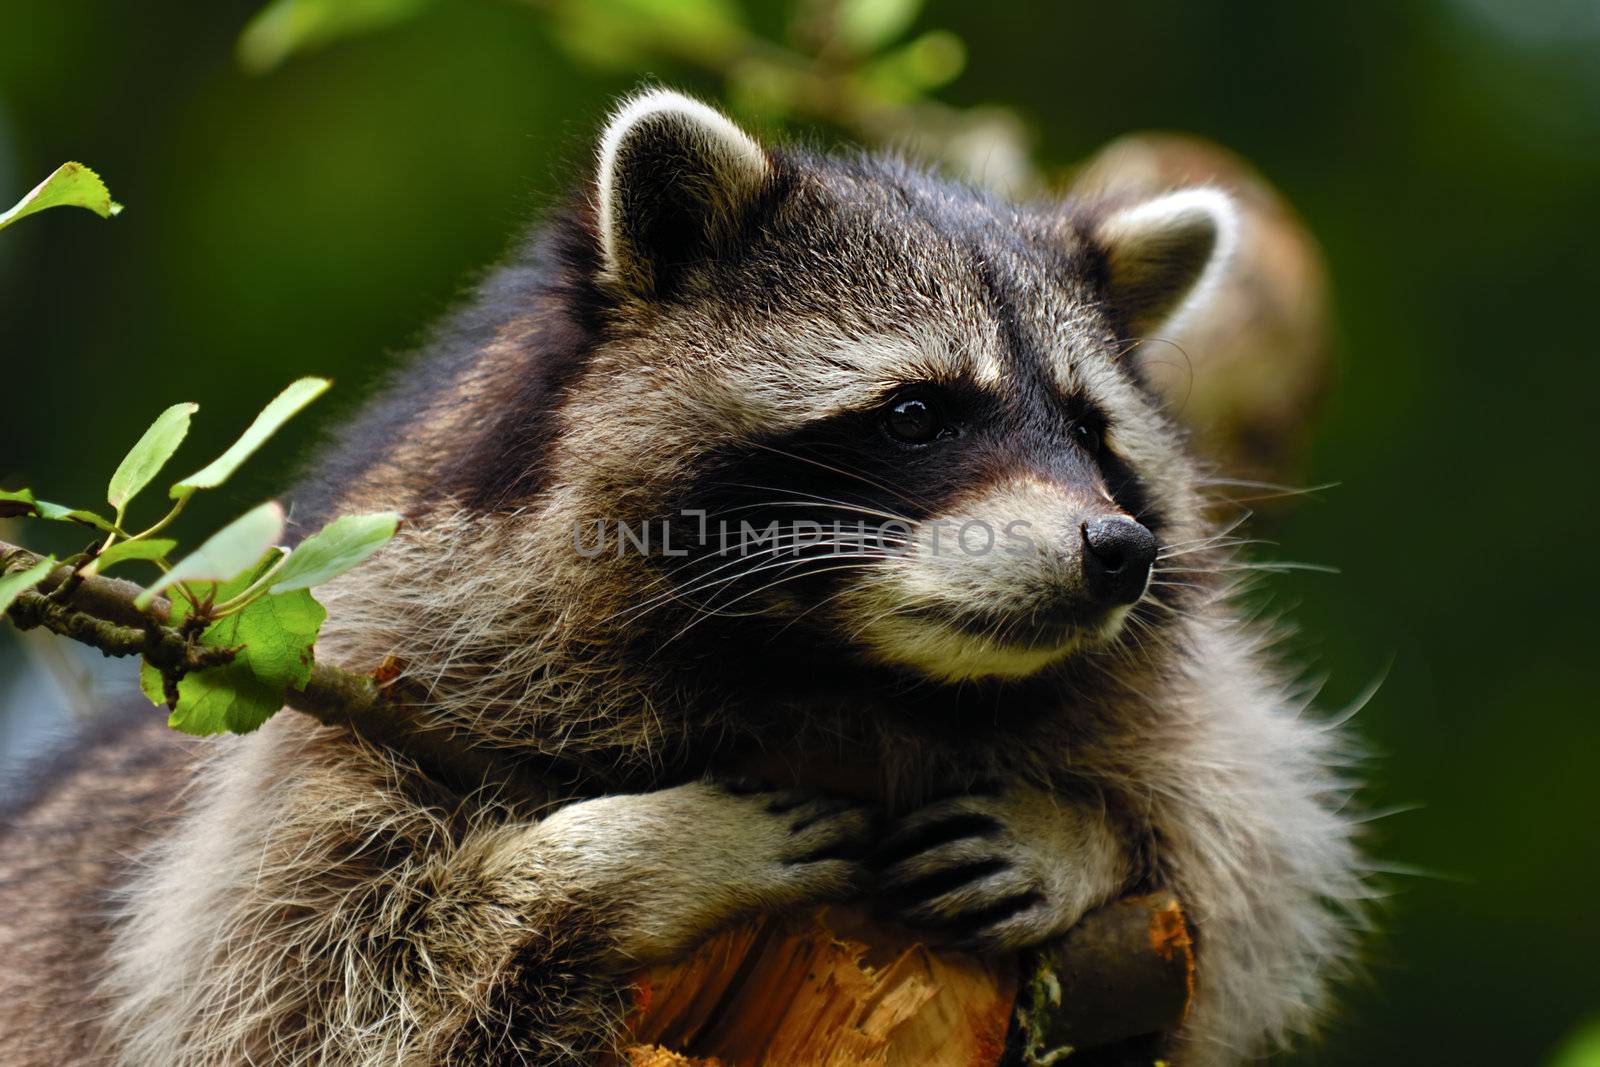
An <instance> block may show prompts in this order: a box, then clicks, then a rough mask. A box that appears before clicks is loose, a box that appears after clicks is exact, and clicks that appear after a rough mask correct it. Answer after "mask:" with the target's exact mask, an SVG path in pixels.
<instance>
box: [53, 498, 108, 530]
mask: <svg viewBox="0 0 1600 1067" xmlns="http://www.w3.org/2000/svg"><path fill="white" fill-rule="evenodd" d="M33 512H34V514H35V515H38V516H39V517H40V518H41V519H49V520H50V521H52V522H75V523H77V524H78V525H79V526H92V527H94V528H95V529H96V530H99V531H100V532H101V533H110V532H112V531H113V530H115V529H116V527H115V526H113V525H112V524H111V520H110V519H108V518H106V517H105V516H104V515H98V514H96V513H95V512H92V511H85V510H84V509H83V508H67V507H62V506H61V505H60V504H52V503H50V502H49V501H48V500H35V501H34V502H33Z"/></svg>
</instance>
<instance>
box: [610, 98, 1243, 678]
mask: <svg viewBox="0 0 1600 1067" xmlns="http://www.w3.org/2000/svg"><path fill="white" fill-rule="evenodd" d="M597 217H598V230H599V239H600V243H601V253H602V272H603V276H604V278H605V283H606V286H607V288H608V290H609V291H610V292H611V293H612V294H613V296H614V298H615V299H616V301H617V306H618V313H617V315H616V318H615V322H616V323H617V325H616V327H615V329H614V332H613V338H614V339H613V340H612V341H611V342H610V343H609V344H608V346H607V347H606V349H605V351H604V356H603V358H602V359H601V360H600V362H599V364H598V365H597V367H596V368H595V370H596V373H597V377H596V378H593V379H591V380H597V381H602V382H604V383H605V387H604V388H603V389H602V390H599V391H598V392H596V391H595V390H590V392H591V393H594V394H595V395H596V396H597V398H598V400H597V402H599V403H603V404H604V405H605V408H604V411H605V415H604V417H603V418H602V417H599V416H597V417H595V418H594V419H593V420H591V425H603V426H605V428H606V429H605V433H606V435H609V438H608V439H609V441H610V443H611V446H612V448H613V449H616V448H620V449H622V450H623V451H624V452H625V454H626V464H627V467H628V468H629V469H631V471H632V473H633V476H635V477H637V476H638V474H639V472H640V471H641V470H644V471H648V472H650V475H649V476H648V477H647V480H648V481H649V482H650V484H652V485H653V486H655V487H656V491H654V492H653V493H651V494H648V496H649V499H650V507H651V509H652V510H653V512H654V513H655V515H656V516H657V518H658V520H659V521H660V524H661V525H660V528H659V529H658V530H657V531H656V533H655V536H654V539H653V542H651V543H648V544H640V543H639V542H638V540H637V533H638V531H637V530H635V531H634V535H635V537H634V541H633V547H634V548H635V549H637V550H640V551H644V552H648V553H650V554H651V555H652V562H653V564H654V566H655V568H656V569H657V570H658V571H659V581H660V582H661V583H664V585H665V587H666V592H664V593H663V592H661V591H660V590H657V589H650V588H646V589H644V590H642V591H641V593H640V597H641V601H644V602H651V601H663V600H665V601H670V602H671V604H672V605H673V606H674V608H675V609H676V611H677V614H676V615H675V616H674V618H675V623H674V625H675V626H677V627H678V628H679V629H680V630H681V629H682V628H685V627H691V626H709V627H712V628H715V627H719V626H722V627H725V626H730V625H731V626H734V627H739V628H742V629H743V630H745V631H746V632H763V633H765V634H766V635H767V636H768V637H769V638H770V639H771V640H774V641H813V642H815V641H817V640H818V639H819V638H821V639H822V640H823V642H824V643H825V644H826V645H828V646H829V647H833V646H838V645H842V646H844V647H846V648H847V649H849V650H851V651H852V652H853V653H854V654H856V655H857V656H858V657H859V658H861V659H864V660H867V661H870V662H875V663H879V664H883V665H887V666H891V667H894V668H898V669H902V670H903V669H909V670H911V671H913V672H916V673H918V674H920V675H922V676H925V677H930V678H933V679H937V680H940V681H958V680H964V679H970V678H982V677H994V678H1019V677H1024V676H1027V675H1031V674H1034V673H1036V672H1038V671H1040V670H1042V669H1043V668H1045V667H1046V666H1048V665H1050V664H1052V663H1054V662H1057V661H1060V660H1062V659H1064V658H1066V657H1069V656H1071V655H1073V654H1075V653H1077V652H1080V651H1083V650H1087V649H1092V648H1094V647H1096V646H1101V645H1105V644H1107V643H1111V642H1115V641H1117V640H1119V638H1120V636H1121V635H1122V633H1123V631H1124V629H1125V628H1126V627H1127V626H1128V625H1129V618H1130V613H1132V612H1135V611H1137V610H1140V609H1141V608H1142V607H1143V606H1144V605H1147V604H1151V605H1154V603H1155V602H1157V601H1158V600H1159V598H1158V597H1155V596H1153V595H1152V593H1153V591H1152V589H1151V574H1152V568H1153V567H1154V565H1155V563H1156V559H1157V555H1158V552H1159V551H1160V549H1161V547H1162V546H1163V545H1170V544H1173V543H1174V542H1176V541H1181V540H1184V539H1187V538H1190V537H1193V536H1195V532H1194V530H1195V523H1196V522H1197V519H1196V507H1195V504H1194V502H1193V500H1192V499H1191V489H1190V486H1191V483H1192V480H1193V479H1192V474H1191V472H1190V469H1189V467H1188V465H1187V462H1186V460H1185V459H1184V456H1183V453H1182V450H1181V448H1180V447H1179V444H1178V441H1177V439H1176V435H1175V434H1174V432H1173V431H1172V429H1171V427H1170V425H1169V423H1168V422H1167V420H1166V419H1165V418H1164V416H1163V415H1162V413H1161V412H1160V410H1159V409H1158V407H1157V403H1156V401H1155V400H1154V398H1153V395H1152V394H1151V393H1150V392H1149V390H1148V389H1147V388H1146V387H1145V386H1144V385H1143V384H1142V382H1141V380H1140V374H1139V368H1138V365H1137V361H1136V360H1135V359H1134V358H1133V357H1131V356H1130V355H1129V351H1130V349H1131V348H1133V347H1134V343H1135V341H1136V340H1137V339H1139V338H1142V337H1144V336H1147V335H1148V334H1149V333H1150V332H1152V331H1153V330H1156V329H1158V328H1159V327H1160V326H1161V324H1162V323H1164V322H1166V321H1168V320H1169V319H1170V318H1171V317H1172V315H1173V314H1174V313H1175V311H1176V310H1177V309H1178V308H1179V307H1180V306H1181V305H1182V304H1183V303H1184V301H1185V300H1186V299H1189V298H1190V297H1191V294H1192V293H1193V291H1194V290H1195V289H1196V287H1197V283H1200V282H1201V281H1202V279H1203V278H1204V276H1205V275H1206V273H1207V272H1208V271H1209V270H1212V269H1214V264H1215V263H1216V261H1217V260H1218V258H1219V249H1220V248H1221V247H1222V246H1223V245H1224V244H1226V242H1227V240H1228V236H1229V233H1230V229H1231V225H1232V222H1231V220H1232V217H1233V216H1232V212H1231V210H1230V208H1229V205H1228V203H1227V201H1226V200H1225V199H1224V198H1223V197H1222V196H1221V195H1220V194H1218V193H1215V192H1213V191H1209V190H1189V191H1185V192H1179V193H1175V194H1172V195H1169V196H1167V197H1164V198H1161V199H1159V200H1156V201H1154V202H1150V203H1145V204H1141V205H1134V206H1122V207H1116V208H1110V207H1101V208H1097V209H1089V208H1083V207H1081V206H1079V207H1072V206H1068V205H1059V204H1056V205H1047V206H1043V207H1038V208H1032V209H1023V208H1018V207H1014V206H1011V205H1006V204H1001V203H997V202H994V201H991V200H989V199H987V198H985V197H984V196H982V195H980V194H977V193H974V192H972V191H970V190H967V189H963V188H960V187H956V186H952V185H947V184H944V183H941V182H938V181H936V180H934V179H930V178H928V177H927V176H925V175H922V174H919V173H916V172H914V171H912V170H910V169H908V168H904V167H902V166H899V165H897V164H893V163H886V162H881V161H870V160H857V161H851V162H841V161H837V160H827V159H816V158H811V157H806V156H800V155H793V154H788V153H776V152H769V151H767V150H765V149H763V148H762V147H761V146H759V145H757V144H756V143H755V142H754V141H753V140H751V139H750V138H749V137H747V136H746V135H745V134H744V133H742V132H741V131H739V130H738V129H737V128H736V127H734V126H733V125H732V124H731V123H729V122H728V121H727V120H726V119H724V118H723V117H722V116H720V115H718V114H717V113H715V112H713V111H711V110H710V109H708V108H705V107H704V106H703V105H700V104H697V103H695V102H693V101H689V100H686V99H685V98H683V97H680V96H677V95H675V94H670V93H652V94H648V95H646V96H644V97H641V98H639V99H637V100H635V101H634V102H633V103H632V104H631V105H630V106H629V107H627V108H626V109H625V110H624V111H623V112H622V113H621V114H620V115H619V116H618V117H617V118H616V119H615V120H614V121H613V123H612V126H611V128H610V129H609V130H608V132H607V134H606V137H605V140H604V142H603V145H602V153H601V170H600V180H599V183H598V213H597ZM605 440H607V438H606V437H601V436H594V437H592V439H591V440H590V446H592V447H604V441H605ZM606 466H607V464H606V462H604V461H598V462H597V467H606ZM612 466H613V469H614V473H613V475H612V476H613V477H622V475H621V473H620V470H621V469H622V468H618V467H616V466H615V464H614V463H613V465H612ZM635 518H636V519H642V518H643V516H642V515H636V516H635ZM646 540H647V541H649V540H650V539H649V538H648V536H647V538H646ZM616 547H617V549H619V550H625V549H626V548H627V547H628V546H627V543H626V542H623V541H621V539H620V537H619V543H618V544H617V546H616ZM1156 592H1158V591H1156ZM686 607H687V615H685V614H684V613H683V612H684V609H685V608H686ZM639 617H640V618H642V619H650V618H655V617H659V616H652V615H651V614H650V613H648V612H641V614H640V616H639ZM1150 621H1151V622H1152V623H1159V621H1160V620H1159V613H1155V614H1154V615H1152V618H1151V620H1150Z"/></svg>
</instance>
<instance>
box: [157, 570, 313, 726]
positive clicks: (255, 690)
mask: <svg viewBox="0 0 1600 1067" xmlns="http://www.w3.org/2000/svg"><path fill="white" fill-rule="evenodd" d="M272 564H273V561H272V560H271V559H264V560H262V561H261V563H260V565H258V566H256V567H252V568H251V569H250V570H248V571H246V572H244V573H243V574H240V575H239V576H238V577H236V578H234V579H232V580H231V581H226V582H222V583H220V584H218V585H216V586H215V587H214V589H212V590H208V591H209V592H212V593H213V596H214V598H215V599H216V600H219V601H220V600H226V599H228V598H229V597H233V596H236V595H238V594H239V593H241V592H243V591H244V590H245V589H247V588H249V587H250V586H251V585H252V584H254V583H255V581H256V580H257V579H259V578H260V577H261V576H262V575H263V574H265V573H266V572H267V569H268V568H269V567H271V566H272ZM189 611H190V606H189V604H188V603H187V602H186V601H184V600H182V599H179V600H175V601H173V604H172V616H171V622H172V623H173V624H175V625H176V624H178V623H181V622H182V621H183V620H184V619H185V618H186V617H187V616H188V613H189ZM326 618H327V612H326V611H325V610H324V609H323V607H322V605H321V604H318V603H317V601H316V599H315V598H314V597H313V596H312V595H311V594H310V593H309V592H307V591H306V590H304V589H299V590H295V591H293V592H289V593H284V594H281V595H278V596H264V597H262V598H261V599H260V600H256V601H254V602H252V603H251V604H250V605H249V606H247V607H246V608H245V609H244V610H243V611H240V612H238V613H237V614H234V615H229V616H228V617H227V618H223V619H218V620H217V621H216V622H214V623H212V624H211V625H210V626H208V627H206V629H205V630H204V631H203V632H202V633H201V634H200V642H201V644H204V645H208V646H211V647H215V648H238V649H239V651H238V653H237V654H236V655H235V656H234V658H233V660H232V661H231V662H229V663H225V664H223V665H221V666H219V667H209V668H207V669H206V670H203V671H196V672H194V673H192V674H187V675H185V676H184V677H183V678H182V679H181V680H180V681H179V682H178V704H177V707H175V708H174V709H173V710H172V713H171V715H169V716H168V718H167V724H168V725H169V726H171V727H172V728H173V729H176V730H182V731H183V732H184V733H189V734H196V735H205V734H215V733H222V732H224V731H232V732H234V733H248V732H249V731H251V730H254V729H255V728H256V727H258V726H260V725H261V724H262V723H264V722H266V721H267V719H269V718H271V717H272V716H273V715H274V714H276V713H277V712H278V711H279V710H280V709H281V708H282V707H283V702H284V698H285V696H286V694H287V693H288V691H289V690H290V689H303V688H305V684H306V682H308V681H310V679H311V668H312V666H313V664H314V662H315V654H314V651H313V648H314V645H315V644H316V640H317V633H318V631H319V630H321V628H322V623H323V620H324V619H326ZM240 646H243V647H240ZM139 682H140V687H141V688H142V689H143V690H144V692H145V695H146V696H148V697H150V699H151V701H152V702H153V703H156V704H163V703H165V702H166V695H165V693H164V691H163V683H162V678H161V672H160V671H158V670H156V669H155V668H153V667H151V666H150V665H149V664H145V665H144V667H143V668H142V669H141V671H140V678H139Z"/></svg>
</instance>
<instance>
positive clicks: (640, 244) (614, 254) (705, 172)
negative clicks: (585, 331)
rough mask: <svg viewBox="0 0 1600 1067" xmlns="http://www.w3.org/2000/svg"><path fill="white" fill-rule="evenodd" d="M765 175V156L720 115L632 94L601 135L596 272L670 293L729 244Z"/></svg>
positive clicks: (651, 292)
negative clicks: (599, 266)
mask: <svg viewBox="0 0 1600 1067" xmlns="http://www.w3.org/2000/svg"><path fill="white" fill-rule="evenodd" d="M772 175H773V168H772V162H771V160H770V159H769V158H768V157H767V153H766V152H765V151H764V150H763V149H762V147H761V146H760V145H759V144H757V143H756V142H755V140H754V139H753V138H751V137H750V136H749V135H748V134H746V133H745V132H744V131H743V130H741V129H739V127H737V126H735V125H734V124H733V123H732V122H730V121H729V120H728V119H727V118H726V117H724V116H723V115H722V114H721V113H720V112H718V111H715V110H713V109H712V108H709V107H707V106H706V105H705V104H702V103H700V102H699V101H698V100H692V99H690V98H689V97H687V96H684V95H682V94H681V93H675V92H671V91H668V90H665V89H655V90H652V91H650V92H647V93H643V94H641V95H639V96H636V97H633V98H632V99H631V100H629V101H628V102H627V103H626V104H624V105H623V107H622V108H621V110H619V111H618V112H617V113H616V114H615V115H614V116H613V117H612V119H611V122H610V124H609V125H607V127H606V132H605V135H604V136H603V137H601V139H600V169H599V173H598V175H597V176H596V180H595V185H596V195H597V198H598V203H597V205H596V208H597V212H596V219H597V224H598V229H599V237H600V253H601V262H602V269H603V270H604V272H605V273H606V275H608V277H609V279H610V280H611V281H613V282H614V283H616V284H618V285H620V286H622V287H623V288H625V289H627V290H629V291H630V292H632V293H634V294H635V295H638V296H645V297H649V296H665V295H668V294H669V293H670V292H671V291H672V289H673V288H674V286H676V285H677V284H678V283H679V282H680V281H681V280H682V279H683V277H684V276H685V274H686V273H687V272H690V271H692V270H693V269H694V268H695V266H697V265H699V264H703V263H705V262H708V261H710V260H711V259H713V258H715V257H716V255H717V254H718V253H719V252H720V251H722V250H724V249H725V248H727V247H729V246H730V245H731V244H732V243H733V242H734V241H735V239H736V238H737V237H738V235H739V232H740V230H741V228H742V227H743V226H744V224H745V223H746V221H747V220H748V218H749V216H750V213H751V210H752V209H753V208H754V206H755V205H756V204H757V203H758V202H759V201H760V200H761V198H762V196H763V194H764V193H765V192H766V191H767V190H768V189H769V188H770V186H771V184H772Z"/></svg>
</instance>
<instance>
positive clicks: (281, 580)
mask: <svg viewBox="0 0 1600 1067" xmlns="http://www.w3.org/2000/svg"><path fill="white" fill-rule="evenodd" d="M399 526H400V516H399V515H396V514H395V513H394V512H392V511H382V512H377V513H375V514H372V515H345V516H342V517H340V518H337V519H334V520H333V521H332V522H330V523H328V525H326V526H324V527H323V528H322V529H320V530H318V531H317V532H316V533H314V534H312V535H311V536H310V537H308V538H306V539H305V540H304V541H301V542H300V543H299V544H298V545H296V546H295V549H294V551H293V552H291V553H289V558H288V559H286V560H284V562H283V566H282V567H281V568H279V570H278V573H277V575H276V580H275V581H274V582H273V583H272V592H274V593H284V592H287V591H289V590H291V589H310V588H311V587H312V586H314V585H321V584H322V583H323V582H326V581H329V580H331V579H333V578H337V577H338V576H339V575H341V574H343V573H344V572H345V571H347V570H349V569H350V568H351V567H354V566H355V565H356V564H358V563H360V562H361V561H362V560H364V559H366V558H367V557H368V556H370V555H372V554H373V553H374V552H376V551H378V549H380V548H382V547H383V545H384V543H385V542H387V541H388V540H389V538H391V537H393V536H394V532H395V530H397V529H398V528H399Z"/></svg>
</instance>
